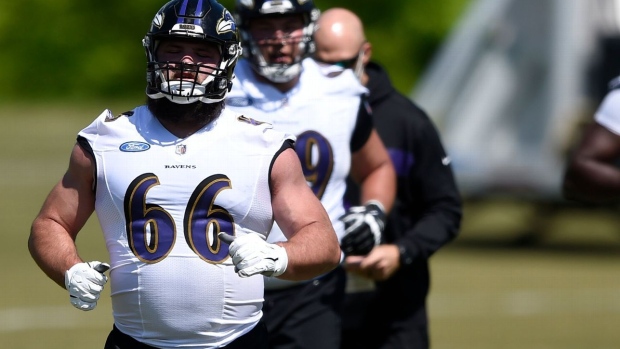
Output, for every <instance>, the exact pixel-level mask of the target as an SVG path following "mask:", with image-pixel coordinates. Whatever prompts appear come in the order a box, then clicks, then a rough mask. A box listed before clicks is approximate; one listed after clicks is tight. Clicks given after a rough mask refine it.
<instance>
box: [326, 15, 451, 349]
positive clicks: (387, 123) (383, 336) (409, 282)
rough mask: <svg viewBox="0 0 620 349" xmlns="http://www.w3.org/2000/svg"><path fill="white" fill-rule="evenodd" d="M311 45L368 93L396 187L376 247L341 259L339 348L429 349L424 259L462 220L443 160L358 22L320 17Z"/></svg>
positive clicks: (329, 67) (425, 122)
mask: <svg viewBox="0 0 620 349" xmlns="http://www.w3.org/2000/svg"><path fill="white" fill-rule="evenodd" d="M315 41H316V53H315V55H314V57H315V59H316V60H317V61H318V62H319V63H320V64H321V65H323V67H324V70H326V71H329V72H330V73H329V74H330V75H331V76H334V77H335V76H338V75H339V74H344V73H346V72H348V71H353V72H354V73H355V75H356V76H357V77H358V78H359V80H360V81H361V82H362V84H363V85H365V86H366V87H367V88H368V89H369V92H370V95H369V102H370V106H371V109H372V116H373V120H374V124H375V127H376V128H377V131H378V132H379V135H380V136H381V138H382V140H383V142H384V143H385V145H386V147H387V149H388V152H389V153H390V156H391V158H392V162H393V163H394V166H395V168H396V172H397V183H398V186H397V198H396V200H395V202H394V206H393V208H392V211H391V213H390V214H389V216H388V218H387V226H386V228H385V231H384V236H383V243H382V244H381V245H379V246H376V247H374V248H373V249H372V250H371V251H370V253H368V254H367V255H365V256H357V255H355V254H359V253H350V254H347V257H346V259H345V267H346V269H347V271H348V272H349V273H348V276H349V282H348V287H347V294H346V296H345V308H344V315H343V339H342V341H343V343H342V346H341V348H346V349H365V348H367V349H370V348H372V349H379V348H381V349H414V348H415V349H422V348H428V347H429V338H428V316H427V311H426V298H427V295H428V292H429V284H430V276H429V265H428V264H429V258H430V257H431V256H432V255H433V253H435V252H436V251H437V250H438V249H440V248H441V247H442V246H444V245H446V244H447V243H448V242H449V241H451V240H452V239H454V238H455V237H456V236H457V234H458V232H459V228H460V221H461V199H460V195H459V192H458V190H457V186H456V184H455V180H454V176H453V173H452V170H451V167H450V161H449V158H448V156H447V155H446V153H445V151H444V148H443V146H442V143H441V141H440V138H439V136H438V132H437V130H436V129H435V127H434V125H433V124H432V122H431V120H429V118H428V116H427V115H426V114H425V113H424V111H422V110H421V109H420V108H419V107H418V106H417V105H415V104H414V103H412V102H411V101H410V100H409V99H408V98H406V97H405V96H403V95H402V94H400V93H398V92H397V91H396V90H395V89H394V87H393V86H392V84H391V82H390V80H389V77H388V75H387V73H386V72H385V70H384V69H383V68H382V67H381V66H379V65H378V64H377V63H374V62H371V56H372V46H371V44H370V43H369V42H368V41H367V40H366V37H365V34H364V28H363V25H362V22H361V20H360V19H359V18H358V16H356V15H355V14H354V13H353V12H351V11H349V10H346V9H343V8H333V9H330V10H327V11H325V12H324V13H323V14H322V15H321V17H320V18H319V20H318V23H317V31H316V33H315ZM358 197H359V191H358V188H357V187H356V186H355V185H353V184H352V185H350V187H349V189H348V191H347V196H346V198H347V201H349V202H352V203H353V204H355V203H356V202H357V200H358Z"/></svg>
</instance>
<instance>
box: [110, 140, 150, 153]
mask: <svg viewBox="0 0 620 349" xmlns="http://www.w3.org/2000/svg"><path fill="white" fill-rule="evenodd" d="M118 148H119V149H120V150H121V151H124V152H130V153H135V152H139V151H147V150H149V149H150V148H151V146H150V145H148V144H147V143H144V142H135V141H132V142H125V143H123V144H121V146H120V147H118Z"/></svg>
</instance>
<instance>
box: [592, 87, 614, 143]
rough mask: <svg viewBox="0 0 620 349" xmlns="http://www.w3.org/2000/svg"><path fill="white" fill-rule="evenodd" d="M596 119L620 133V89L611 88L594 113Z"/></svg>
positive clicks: (609, 128)
mask: <svg viewBox="0 0 620 349" xmlns="http://www.w3.org/2000/svg"><path fill="white" fill-rule="evenodd" d="M594 120H596V122H598V123H599V124H601V125H602V126H604V127H605V128H606V129H608V130H609V131H611V132H613V133H615V134H617V135H620V89H614V90H611V91H610V92H609V93H608V94H607V96H605V99H603V102H602V103H601V105H600V106H599V108H598V110H597V111H596V113H595V114H594Z"/></svg>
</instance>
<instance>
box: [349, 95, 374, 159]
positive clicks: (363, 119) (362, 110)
mask: <svg viewBox="0 0 620 349" xmlns="http://www.w3.org/2000/svg"><path fill="white" fill-rule="evenodd" d="M373 127H374V126H373V122H372V110H371V108H370V104H368V100H367V98H366V97H365V96H362V98H361V100H360V107H359V110H358V112H357V121H356V122H355V129H354V130H353V136H352V137H351V153H355V152H356V151H358V150H360V149H362V147H363V146H364V144H366V142H367V141H368V138H370V133H371V132H372V129H373Z"/></svg>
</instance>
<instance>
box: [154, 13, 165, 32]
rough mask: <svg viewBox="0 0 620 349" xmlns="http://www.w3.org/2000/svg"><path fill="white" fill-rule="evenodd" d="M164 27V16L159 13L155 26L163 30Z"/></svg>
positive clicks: (156, 16)
mask: <svg viewBox="0 0 620 349" xmlns="http://www.w3.org/2000/svg"><path fill="white" fill-rule="evenodd" d="M162 25H164V14H163V13H161V12H159V13H157V14H156V15H155V18H153V26H154V27H157V28H159V29H161V26H162Z"/></svg>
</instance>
